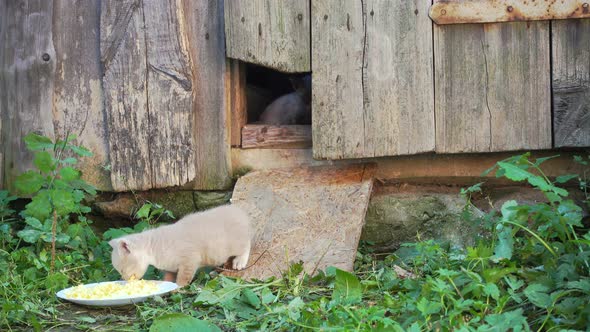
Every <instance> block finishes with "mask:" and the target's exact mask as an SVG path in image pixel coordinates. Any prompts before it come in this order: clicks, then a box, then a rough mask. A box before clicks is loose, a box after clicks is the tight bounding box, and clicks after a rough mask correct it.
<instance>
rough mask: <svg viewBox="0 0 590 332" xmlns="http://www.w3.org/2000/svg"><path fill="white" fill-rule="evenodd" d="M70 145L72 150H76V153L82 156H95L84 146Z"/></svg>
mask: <svg viewBox="0 0 590 332" xmlns="http://www.w3.org/2000/svg"><path fill="white" fill-rule="evenodd" d="M68 147H69V148H70V149H72V151H74V153H76V154H77V155H79V156H80V157H92V156H93V154H92V152H90V150H88V149H86V148H85V147H83V146H75V145H69V146H68Z"/></svg>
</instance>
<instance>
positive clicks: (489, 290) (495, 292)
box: [483, 283, 500, 301]
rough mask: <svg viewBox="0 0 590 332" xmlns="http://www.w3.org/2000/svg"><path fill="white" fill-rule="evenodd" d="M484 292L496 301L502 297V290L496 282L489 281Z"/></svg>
mask: <svg viewBox="0 0 590 332" xmlns="http://www.w3.org/2000/svg"><path fill="white" fill-rule="evenodd" d="M483 292H484V294H486V295H487V296H491V297H492V298H493V299H494V300H496V301H497V300H498V299H499V298H500V290H499V289H498V286H496V285H495V284H492V283H487V284H486V285H485V286H484V287H483Z"/></svg>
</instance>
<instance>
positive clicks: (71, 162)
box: [61, 157, 78, 165]
mask: <svg viewBox="0 0 590 332" xmlns="http://www.w3.org/2000/svg"><path fill="white" fill-rule="evenodd" d="M77 162H78V159H76V158H73V157H69V158H66V159H64V160H62V161H61V163H62V164H69V165H73V164H75V163H77Z"/></svg>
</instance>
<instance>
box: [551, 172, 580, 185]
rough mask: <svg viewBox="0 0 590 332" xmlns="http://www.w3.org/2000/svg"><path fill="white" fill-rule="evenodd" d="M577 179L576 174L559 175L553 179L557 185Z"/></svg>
mask: <svg viewBox="0 0 590 332" xmlns="http://www.w3.org/2000/svg"><path fill="white" fill-rule="evenodd" d="M577 177H578V175H577V174H566V175H560V176H558V177H557V178H555V182H557V183H566V182H568V181H569V180H572V179H575V178H577Z"/></svg>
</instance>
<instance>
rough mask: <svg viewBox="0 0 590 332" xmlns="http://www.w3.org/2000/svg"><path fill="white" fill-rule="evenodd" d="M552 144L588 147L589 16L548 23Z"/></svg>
mask: <svg viewBox="0 0 590 332" xmlns="http://www.w3.org/2000/svg"><path fill="white" fill-rule="evenodd" d="M551 24H552V26H551V37H552V38H553V43H552V45H553V133H554V146H555V147H587V146H590V19H586V20H570V21H556V22H552V23H551Z"/></svg>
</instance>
